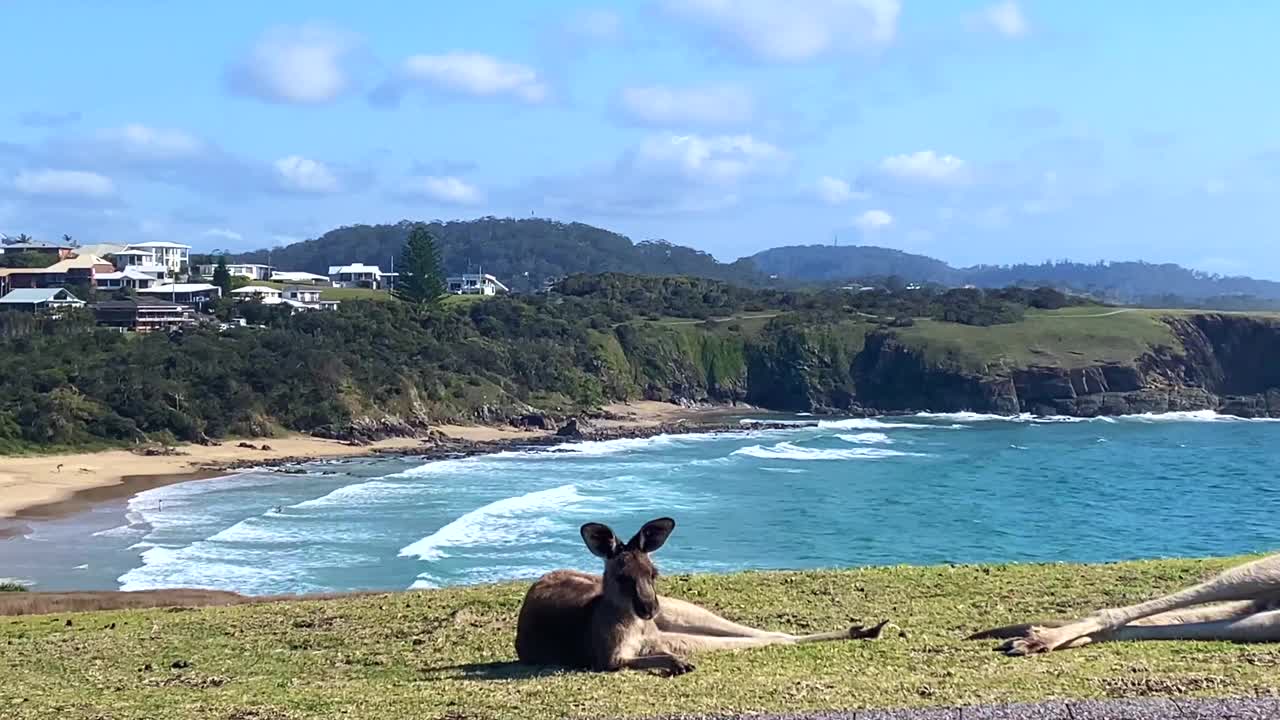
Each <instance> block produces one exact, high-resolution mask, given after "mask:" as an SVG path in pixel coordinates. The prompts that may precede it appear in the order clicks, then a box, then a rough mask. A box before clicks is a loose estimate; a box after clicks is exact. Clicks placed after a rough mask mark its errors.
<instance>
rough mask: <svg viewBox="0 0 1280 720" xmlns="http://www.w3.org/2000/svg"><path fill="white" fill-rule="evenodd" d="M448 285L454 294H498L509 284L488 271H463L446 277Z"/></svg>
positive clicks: (505, 289)
mask: <svg viewBox="0 0 1280 720" xmlns="http://www.w3.org/2000/svg"><path fill="white" fill-rule="evenodd" d="M445 284H446V287H447V288H448V290H449V292H450V293H452V294H454V295H497V294H498V293H499V292H507V286H506V285H503V284H502V283H500V282H498V278H496V277H494V276H492V275H489V274H487V273H463V274H462V275H455V276H453V277H450V278H448V279H446V281H445Z"/></svg>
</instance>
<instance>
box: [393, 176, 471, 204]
mask: <svg viewBox="0 0 1280 720" xmlns="http://www.w3.org/2000/svg"><path fill="white" fill-rule="evenodd" d="M401 194H402V195H404V196H406V197H423V198H427V199H429V200H434V201H436V202H440V203H445V204H447V205H476V204H479V203H480V202H483V200H484V196H483V194H482V193H481V192H480V190H479V189H478V188H476V186H474V185H472V184H470V183H468V182H466V181H464V180H462V179H460V178H456V177H452V176H435V175H422V176H418V177H413V178H409V179H408V180H406V181H405V183H404V185H403V186H402V187H401Z"/></svg>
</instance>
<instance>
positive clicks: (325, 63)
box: [225, 25, 360, 105]
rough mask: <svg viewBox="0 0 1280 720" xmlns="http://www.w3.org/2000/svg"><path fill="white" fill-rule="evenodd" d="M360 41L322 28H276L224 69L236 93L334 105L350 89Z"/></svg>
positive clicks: (303, 26)
mask: <svg viewBox="0 0 1280 720" xmlns="http://www.w3.org/2000/svg"><path fill="white" fill-rule="evenodd" d="M359 47H360V40H359V38H358V37H357V36H355V35H354V34H352V33H348V32H344V31H342V30H338V29H336V28H332V27H327V26H322V25H302V26H296V27H277V28H273V29H272V30H270V31H268V32H267V33H266V34H264V35H263V36H262V37H261V38H259V39H258V41H257V42H256V43H255V44H254V46H253V47H252V48H251V49H250V50H249V51H248V53H247V54H246V55H245V57H243V58H240V59H239V60H237V61H236V62H234V63H233V64H232V65H231V66H230V67H228V68H227V71H226V74H225V81H226V85H227V87H228V88H229V89H230V90H231V91H232V92H235V93H238V94H241V95H247V96H249V97H254V98H257V99H259V100H264V101H266V102H273V103H284V104H291V105H319V104H323V103H328V102H332V101H333V100H336V99H337V98H338V97H340V96H341V95H343V94H344V93H346V92H347V91H349V90H350V89H351V88H352V84H353V81H352V68H351V67H350V64H351V61H352V58H353V56H354V54H355V53H356V51H357V50H358V49H359Z"/></svg>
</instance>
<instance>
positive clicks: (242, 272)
mask: <svg viewBox="0 0 1280 720" xmlns="http://www.w3.org/2000/svg"><path fill="white" fill-rule="evenodd" d="M217 269H218V264H217V263H205V264H203V265H197V266H196V271H197V272H199V273H200V275H201V276H202V277H207V278H211V277H213V273H214V272H215V271H217ZM274 271H275V268H273V267H271V266H270V265H257V264H255V263H227V273H228V274H229V275H231V277H242V278H248V279H249V280H267V279H270V278H271V275H272V274H273V272H274Z"/></svg>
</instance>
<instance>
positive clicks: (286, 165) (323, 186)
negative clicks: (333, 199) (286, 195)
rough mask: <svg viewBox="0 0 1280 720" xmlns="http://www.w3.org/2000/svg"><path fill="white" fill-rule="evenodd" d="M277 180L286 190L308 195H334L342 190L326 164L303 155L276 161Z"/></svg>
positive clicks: (290, 156)
mask: <svg viewBox="0 0 1280 720" xmlns="http://www.w3.org/2000/svg"><path fill="white" fill-rule="evenodd" d="M275 169H276V174H277V179H278V180H279V181H280V184H281V186H282V187H284V188H285V189H286V190H295V191H298V192H306V193H334V192H338V190H340V189H341V188H340V183H339V182H338V177H337V176H336V175H334V174H333V171H332V170H330V169H329V168H328V167H327V166H325V164H324V163H321V162H317V161H315V160H312V159H310V158H305V157H302V156H301V155H289V156H288V157H282V158H280V159H279V160H276V161H275Z"/></svg>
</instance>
